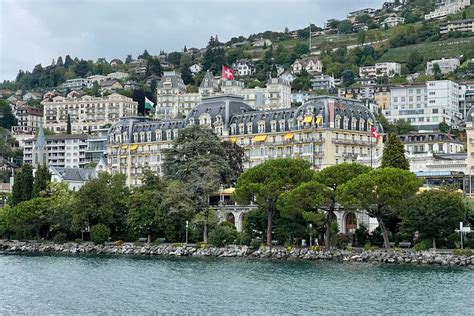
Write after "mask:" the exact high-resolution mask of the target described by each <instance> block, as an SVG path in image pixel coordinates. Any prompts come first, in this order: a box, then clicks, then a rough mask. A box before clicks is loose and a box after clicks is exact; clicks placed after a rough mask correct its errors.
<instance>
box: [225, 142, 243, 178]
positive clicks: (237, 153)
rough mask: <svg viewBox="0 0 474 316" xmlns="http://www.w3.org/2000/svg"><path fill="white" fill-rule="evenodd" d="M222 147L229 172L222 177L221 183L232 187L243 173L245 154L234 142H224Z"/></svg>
mask: <svg viewBox="0 0 474 316" xmlns="http://www.w3.org/2000/svg"><path fill="white" fill-rule="evenodd" d="M222 146H223V147H224V158H225V160H226V161H227V163H228V164H229V169H228V171H229V172H228V173H226V174H225V175H224V179H223V182H224V183H225V184H227V185H234V184H235V182H236V181H237V179H238V178H239V176H240V175H241V174H242V172H244V162H245V152H244V149H243V148H242V147H240V146H239V145H237V144H236V143H235V142H229V141H224V142H222Z"/></svg>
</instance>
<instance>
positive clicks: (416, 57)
mask: <svg viewBox="0 0 474 316" xmlns="http://www.w3.org/2000/svg"><path fill="white" fill-rule="evenodd" d="M422 64H423V55H422V54H420V53H419V52H418V51H414V52H413V53H411V54H410V56H409V57H408V60H407V68H408V71H409V72H410V73H412V72H415V71H416V69H417V68H418V66H420V65H422Z"/></svg>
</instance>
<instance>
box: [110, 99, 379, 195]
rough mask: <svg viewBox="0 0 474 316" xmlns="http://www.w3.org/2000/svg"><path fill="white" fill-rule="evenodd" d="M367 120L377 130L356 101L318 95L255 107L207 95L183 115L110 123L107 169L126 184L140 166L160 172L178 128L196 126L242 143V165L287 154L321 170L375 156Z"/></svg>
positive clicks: (136, 179)
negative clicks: (286, 105) (121, 176)
mask: <svg viewBox="0 0 474 316" xmlns="http://www.w3.org/2000/svg"><path fill="white" fill-rule="evenodd" d="M372 124H375V126H376V128H377V129H379V130H380V127H379V126H378V124H377V123H376V122H375V118H374V115H373V113H372V112H370V111H369V110H368V109H367V108H366V107H365V106H364V104H363V103H362V102H360V101H357V100H349V99H343V98H337V97H327V96H322V97H316V98H314V99H311V100H309V101H308V102H306V103H305V104H303V105H302V106H300V107H297V108H285V109H276V110H261V111H257V110H254V109H253V108H252V107H250V106H249V105H248V104H246V103H244V100H243V98H242V97H238V96H230V95H219V96H210V97H206V98H203V100H202V102H201V103H200V104H199V105H197V106H196V107H195V108H194V109H193V110H192V111H190V112H189V113H188V115H187V116H186V118H185V119H174V120H160V121H155V120H151V119H148V118H144V117H135V118H124V119H122V120H120V121H119V122H117V123H115V124H114V125H113V126H112V127H111V128H110V131H109V135H108V138H109V139H108V142H109V144H108V147H107V168H108V171H109V172H110V173H112V174H115V173H123V174H125V175H126V176H127V185H129V186H136V185H140V184H141V178H142V176H143V173H144V171H145V170H147V169H150V170H152V171H154V172H157V173H162V169H161V164H162V161H163V158H164V157H163V149H166V148H170V147H171V146H172V143H173V140H174V139H176V138H177V137H178V135H179V132H180V130H182V129H183V128H185V127H187V126H191V125H200V126H206V127H208V128H211V129H212V130H213V131H214V132H215V133H216V134H217V135H218V136H219V137H220V138H221V139H222V140H227V141H231V142H235V143H237V144H238V145H240V146H242V147H243V148H244V151H245V155H246V157H247V162H246V165H245V168H250V167H253V166H256V165H258V164H260V163H262V162H264V161H266V160H269V159H274V158H284V157H289V158H302V159H306V160H307V161H309V162H310V163H311V165H312V167H313V168H314V169H322V168H325V167H327V166H332V165H335V164H338V163H342V162H355V161H356V159H357V158H358V157H359V156H363V157H370V155H373V156H377V155H379V154H380V153H381V152H382V146H383V145H382V141H381V140H376V139H374V138H372V137H371V135H370V129H371V126H372Z"/></svg>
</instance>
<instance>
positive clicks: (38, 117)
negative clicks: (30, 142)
mask: <svg viewBox="0 0 474 316" xmlns="http://www.w3.org/2000/svg"><path fill="white" fill-rule="evenodd" d="M15 117H16V119H17V121H18V125H17V126H13V127H12V133H13V135H15V134H29V135H34V134H35V133H36V131H37V130H38V129H39V128H40V127H41V126H42V125H43V110H41V109H38V108H34V107H31V106H27V105H23V106H19V107H17V108H16V110H15Z"/></svg>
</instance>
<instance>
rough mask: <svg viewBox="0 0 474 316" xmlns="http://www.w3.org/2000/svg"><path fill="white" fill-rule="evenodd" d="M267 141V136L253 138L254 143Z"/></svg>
mask: <svg viewBox="0 0 474 316" xmlns="http://www.w3.org/2000/svg"><path fill="white" fill-rule="evenodd" d="M266 139H267V135H257V136H255V137H254V138H253V141H254V142H264V141H265V140H266Z"/></svg>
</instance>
